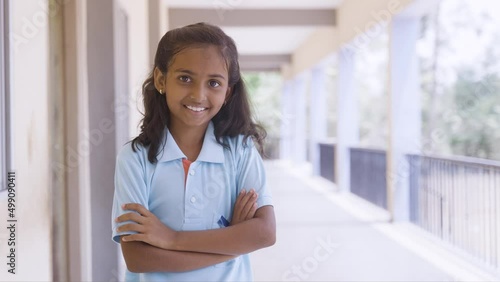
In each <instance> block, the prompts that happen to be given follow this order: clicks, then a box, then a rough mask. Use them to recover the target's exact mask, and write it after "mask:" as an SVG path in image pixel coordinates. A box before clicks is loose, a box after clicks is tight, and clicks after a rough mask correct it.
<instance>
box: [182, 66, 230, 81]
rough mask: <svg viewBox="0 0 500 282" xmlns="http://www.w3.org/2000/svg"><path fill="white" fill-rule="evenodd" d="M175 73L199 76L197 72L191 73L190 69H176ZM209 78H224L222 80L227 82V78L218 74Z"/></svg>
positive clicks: (210, 75)
mask: <svg viewBox="0 0 500 282" xmlns="http://www.w3.org/2000/svg"><path fill="white" fill-rule="evenodd" d="M174 72H181V73H186V74H189V75H197V74H196V73H195V72H193V71H190V70H188V69H176V70H175V71H174ZM208 76H209V77H218V78H222V79H224V80H226V78H225V77H224V76H223V75H222V74H218V73H215V74H209V75H208Z"/></svg>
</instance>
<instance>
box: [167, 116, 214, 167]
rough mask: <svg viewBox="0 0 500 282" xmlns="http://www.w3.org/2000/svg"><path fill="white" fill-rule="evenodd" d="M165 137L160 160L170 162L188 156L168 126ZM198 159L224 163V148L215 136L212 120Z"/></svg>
mask: <svg viewBox="0 0 500 282" xmlns="http://www.w3.org/2000/svg"><path fill="white" fill-rule="evenodd" d="M165 138H166V140H165V139H164V140H163V142H165V141H166V142H165V144H164V146H163V152H161V153H160V154H161V156H160V158H159V159H158V162H168V161H172V160H177V159H182V158H187V157H186V155H185V154H184V153H183V152H182V151H181V149H180V148H179V146H177V143H176V142H175V139H174V137H173V136H172V134H171V133H170V130H168V128H166V135H165ZM196 161H197V162H199V161H201V162H210V163H224V148H223V147H222V145H221V144H219V143H218V142H217V139H216V138H215V132H214V125H213V123H212V122H210V123H209V124H208V127H207V131H206V132H205V137H204V139H203V145H202V147H201V151H200V154H199V155H198V158H197V159H196Z"/></svg>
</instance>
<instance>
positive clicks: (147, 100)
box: [132, 23, 266, 163]
mask: <svg viewBox="0 0 500 282" xmlns="http://www.w3.org/2000/svg"><path fill="white" fill-rule="evenodd" d="M205 46H216V47H217V48H218V50H219V52H220V54H221V57H222V58H223V59H224V61H225V63H226V67H227V70H228V75H229V87H230V88H231V93H230V95H229V99H228V100H227V101H226V104H225V105H224V106H223V107H222V108H221V109H220V111H219V112H218V113H217V114H216V115H215V116H214V117H213V118H212V122H213V124H214V134H215V137H216V139H217V142H218V143H219V144H221V145H222V146H224V147H227V145H226V144H225V142H224V138H223V137H235V136H238V135H243V136H244V141H245V142H246V141H247V139H248V138H249V137H250V138H252V139H253V140H254V142H255V143H256V144H257V145H258V149H259V151H260V152H261V153H262V148H263V142H264V138H265V137H266V131H265V130H264V128H263V127H262V126H260V125H258V124H256V123H255V122H254V121H253V120H252V113H251V111H250V104H249V101H248V93H247V91H246V87H245V83H244V82H243V79H242V77H241V73H240V66H239V63H238V51H237V49H236V45H235V43H234V41H233V39H232V38H231V37H229V36H227V35H226V34H225V33H224V32H223V31H222V30H221V29H220V28H219V27H217V26H213V25H210V24H206V23H197V24H192V25H188V26H185V27H182V28H177V29H173V30H170V31H169V32H167V33H166V34H165V35H164V36H163V37H162V38H161V40H160V42H159V43H158V48H157V50H156V55H155V60H154V66H153V70H152V71H151V73H150V74H149V76H148V78H147V79H146V80H145V81H144V83H143V85H142V96H143V101H144V109H145V112H144V117H143V119H142V120H141V127H140V128H141V133H140V134H139V136H137V137H135V138H134V139H133V140H132V149H133V150H134V152H135V151H136V149H137V145H138V144H141V145H142V146H144V147H149V148H148V160H149V162H151V163H156V162H157V155H158V154H159V149H160V146H163V145H164V144H160V143H161V141H162V140H163V136H164V134H165V128H166V127H167V126H168V124H169V119H170V110H169V108H168V106H167V103H166V101H165V97H164V96H163V95H161V94H160V92H158V90H157V89H156V88H155V86H154V69H155V68H158V69H159V70H160V71H161V72H162V73H164V74H166V73H167V72H168V68H169V67H170V65H171V63H172V62H173V59H174V57H175V55H177V54H178V53H179V52H181V51H182V50H184V49H186V48H191V47H205ZM167 95H168V94H167Z"/></svg>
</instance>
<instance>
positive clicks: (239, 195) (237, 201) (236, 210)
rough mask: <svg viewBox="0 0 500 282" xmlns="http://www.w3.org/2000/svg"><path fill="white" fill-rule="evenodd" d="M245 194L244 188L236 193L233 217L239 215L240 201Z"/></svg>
mask: <svg viewBox="0 0 500 282" xmlns="http://www.w3.org/2000/svg"><path fill="white" fill-rule="evenodd" d="M246 194H247V192H246V190H245V189H242V190H241V191H240V193H239V194H238V198H237V199H236V202H235V203H234V211H233V218H237V217H239V216H240V215H241V210H242V208H243V206H242V205H241V202H242V200H243V198H244V197H245V195H246Z"/></svg>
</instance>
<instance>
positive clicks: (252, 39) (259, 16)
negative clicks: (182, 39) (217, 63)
mask: <svg viewBox="0 0 500 282" xmlns="http://www.w3.org/2000/svg"><path fill="white" fill-rule="evenodd" d="M342 1H343V0H307V1H304V0H274V1H273V0H251V1H250V0H168V1H167V3H168V7H169V21H170V25H169V26H170V27H172V28H175V27H180V26H184V25H186V24H189V23H194V22H200V21H203V22H209V23H212V24H215V25H218V26H220V27H221V28H222V29H223V30H224V31H225V32H226V33H227V34H228V35H229V36H231V37H232V38H233V39H234V40H235V42H236V44H237V47H238V51H239V53H240V55H242V56H244V57H245V58H246V60H248V61H253V63H252V67H251V69H252V70H259V69H261V70H276V69H279V67H280V66H281V65H282V64H283V63H285V62H284V61H283V58H290V55H291V54H292V53H293V51H294V50H295V49H296V48H297V47H298V46H300V45H301V43H302V42H303V41H304V40H305V39H306V38H308V37H309V35H310V34H311V33H312V32H314V30H316V29H317V28H318V27H320V26H334V25H335V9H336V8H337V7H338V6H339V5H340V4H341V2H342ZM273 55H274V56H277V57H279V59H275V60H272V59H271V60H270V59H269V58H270V57H269V56H273ZM286 56H287V57H286ZM253 57H255V58H253ZM259 60H266V61H267V63H266V62H263V64H262V67H259V63H258V61H259ZM288 60H289V59H288ZM269 61H273V62H275V63H274V64H272V63H269ZM240 64H241V65H242V68H243V69H245V65H246V64H245V63H242V62H240Z"/></svg>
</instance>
